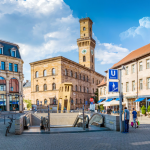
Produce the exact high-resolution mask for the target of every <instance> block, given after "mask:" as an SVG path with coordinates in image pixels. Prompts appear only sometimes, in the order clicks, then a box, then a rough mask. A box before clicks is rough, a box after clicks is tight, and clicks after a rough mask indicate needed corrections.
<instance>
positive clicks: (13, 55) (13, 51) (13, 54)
mask: <svg viewBox="0 0 150 150" xmlns="http://www.w3.org/2000/svg"><path fill="white" fill-rule="evenodd" d="M11 56H12V57H16V49H15V47H13V48H12V49H11Z"/></svg>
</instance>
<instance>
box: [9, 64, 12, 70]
mask: <svg viewBox="0 0 150 150" xmlns="http://www.w3.org/2000/svg"><path fill="white" fill-rule="evenodd" d="M10 64H11V69H12V70H10ZM9 71H13V63H9Z"/></svg>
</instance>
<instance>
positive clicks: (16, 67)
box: [14, 64, 18, 72]
mask: <svg viewBox="0 0 150 150" xmlns="http://www.w3.org/2000/svg"><path fill="white" fill-rule="evenodd" d="M14 71H15V72H18V64H14Z"/></svg>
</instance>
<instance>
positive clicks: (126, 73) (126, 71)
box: [126, 67, 129, 75]
mask: <svg viewBox="0 0 150 150" xmlns="http://www.w3.org/2000/svg"><path fill="white" fill-rule="evenodd" d="M128 74H129V72H128V67H126V75H128Z"/></svg>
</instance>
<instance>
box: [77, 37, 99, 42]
mask: <svg viewBox="0 0 150 150" xmlns="http://www.w3.org/2000/svg"><path fill="white" fill-rule="evenodd" d="M86 40H92V42H94V43H96V41H95V40H94V39H93V38H92V37H84V38H79V39H77V42H81V41H86Z"/></svg>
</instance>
